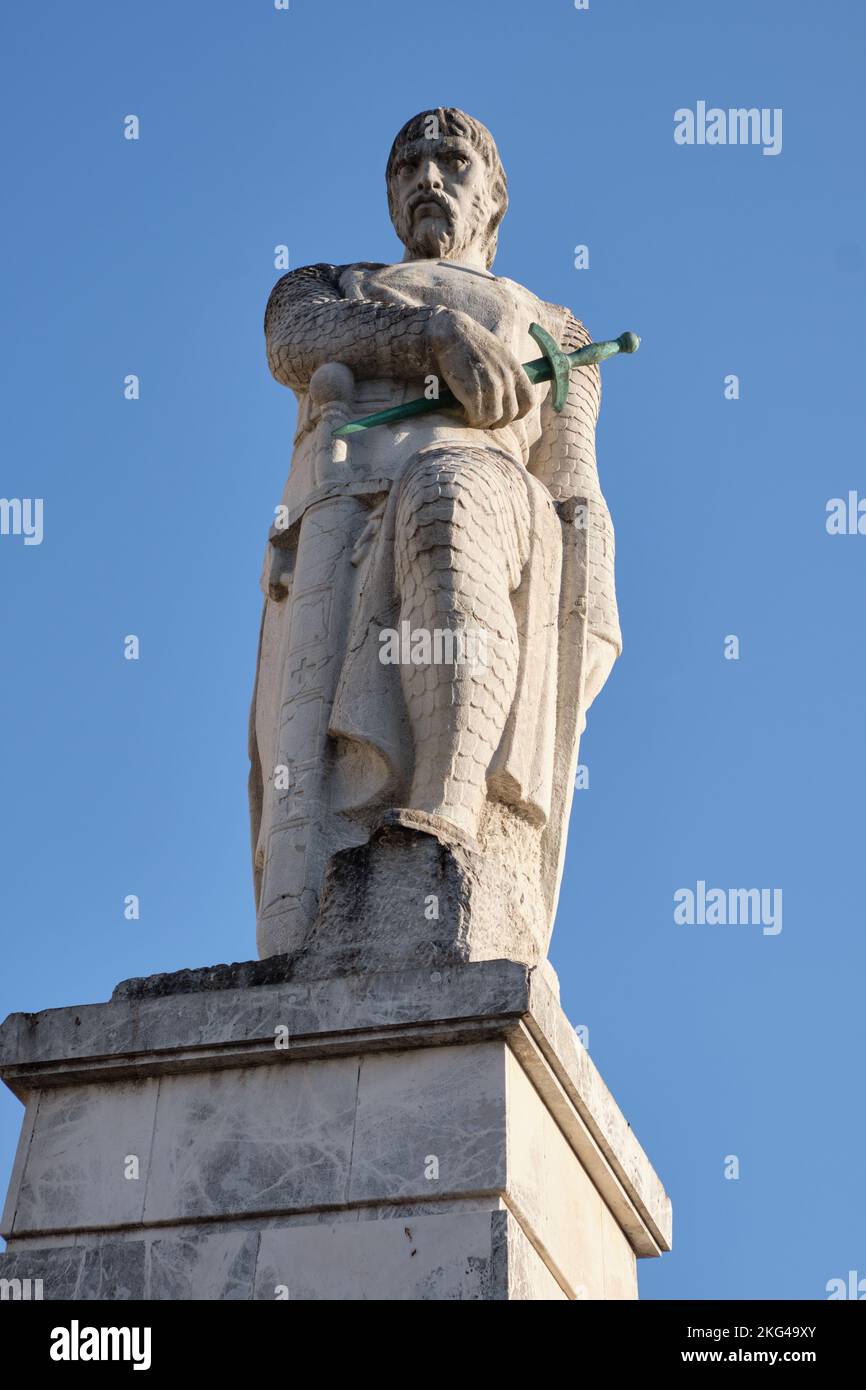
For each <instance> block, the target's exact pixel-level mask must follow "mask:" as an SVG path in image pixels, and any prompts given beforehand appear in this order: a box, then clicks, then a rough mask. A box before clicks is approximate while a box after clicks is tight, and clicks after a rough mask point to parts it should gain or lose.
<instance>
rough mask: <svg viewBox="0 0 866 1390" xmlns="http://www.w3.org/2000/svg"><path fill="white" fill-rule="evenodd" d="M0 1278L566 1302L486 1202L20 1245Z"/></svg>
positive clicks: (150, 1289) (217, 1292)
mask: <svg viewBox="0 0 866 1390" xmlns="http://www.w3.org/2000/svg"><path fill="white" fill-rule="evenodd" d="M0 1279H5V1280H7V1281H9V1284H8V1296H9V1297H10V1298H14V1297H15V1296H16V1294H18V1295H20V1296H23V1297H29V1298H31V1299H32V1298H34V1297H38V1296H40V1295H41V1297H42V1298H43V1299H44V1300H45V1301H46V1302H49V1301H55V1300H67V1299H74V1300H76V1301H78V1300H83V1301H89V1300H98V1301H111V1302H113V1301H115V1300H123V1299H130V1298H136V1299H138V1298H144V1299H147V1300H151V1299H169V1300H173V1301H179V1300H180V1301H183V1300H188V1299H197V1300H210V1301H214V1302H217V1301H219V1302H224V1301H231V1300H238V1299H240V1300H243V1301H248V1300H249V1299H252V1298H255V1299H258V1300H266V1301H273V1300H288V1301H295V1302H297V1301H299V1300H300V1301H326V1300H327V1301H340V1302H343V1301H360V1300H366V1301H373V1300H382V1301H388V1302H391V1301H395V1302H405V1301H414V1300H419V1301H488V1302H489V1301H506V1300H520V1301H530V1300H549V1301H557V1302H560V1301H562V1300H564V1299H567V1295H566V1293H565V1292H564V1291H563V1289H562V1288H561V1287H560V1286H559V1284H557V1282H556V1280H555V1279H554V1278H553V1277H552V1275H551V1274H550V1272H549V1270H548V1269H547V1267H546V1265H545V1264H544V1261H543V1260H542V1259H541V1258H540V1256H539V1255H538V1253H537V1252H536V1250H535V1249H534V1248H533V1247H532V1245H531V1244H530V1242H529V1241H528V1240H527V1238H526V1236H525V1234H524V1232H523V1231H522V1229H521V1227H520V1225H519V1223H518V1222H517V1221H516V1220H515V1218H514V1217H513V1216H512V1215H511V1213H510V1212H508V1211H505V1210H499V1209H490V1208H486V1209H481V1210H473V1211H456V1210H453V1211H452V1210H449V1211H446V1212H440V1213H439V1214H435V1215H433V1214H429V1213H424V1212H423V1211H409V1212H406V1213H402V1214H400V1215H399V1216H395V1215H391V1214H389V1215H382V1216H381V1217H380V1218H379V1219H372V1220H367V1219H362V1220H361V1221H357V1220H354V1221H335V1220H333V1219H330V1220H329V1219H324V1218H323V1219H322V1220H321V1221H319V1222H314V1223H310V1222H307V1223H306V1224H297V1223H294V1224H291V1223H289V1224H283V1225H270V1226H264V1227H261V1228H259V1229H256V1230H245V1229H237V1228H233V1227H229V1228H227V1229H224V1230H220V1229H215V1228H213V1227H207V1226H206V1227H203V1228H198V1229H192V1228H188V1229H187V1231H186V1232H185V1233H184V1234H182V1235H174V1234H172V1235H168V1236H166V1235H162V1234H160V1233H151V1232H148V1233H146V1234H145V1235H143V1236H136V1237H133V1238H130V1239H129V1240H128V1241H125V1242H123V1243H122V1244H119V1243H117V1242H114V1243H111V1242H104V1241H103V1242H101V1243H100V1244H94V1245H75V1246H70V1245H67V1246H54V1247H46V1248H39V1249H28V1248H26V1246H22V1247H21V1248H18V1249H16V1250H14V1251H10V1252H7V1253H6V1254H4V1255H0ZM15 1280H20V1281H22V1284H21V1286H20V1287H19V1289H18V1290H16V1289H15V1287H14V1284H13V1281H15ZM27 1280H29V1281H30V1283H29V1285H27V1284H26V1283H24V1282H23V1281H27ZM36 1280H40V1281H41V1285H39V1286H37V1284H36V1282H35V1281H36Z"/></svg>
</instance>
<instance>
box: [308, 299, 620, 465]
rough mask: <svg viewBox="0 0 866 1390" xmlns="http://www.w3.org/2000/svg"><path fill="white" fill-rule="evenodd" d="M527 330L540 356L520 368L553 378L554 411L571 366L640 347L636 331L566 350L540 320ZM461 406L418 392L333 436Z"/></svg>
mask: <svg viewBox="0 0 866 1390" xmlns="http://www.w3.org/2000/svg"><path fill="white" fill-rule="evenodd" d="M529 332H530V334H531V335H532V337H533V338H534V339H535V341H536V342H537V343H538V346H539V347H540V348H541V351H542V352H543V353H544V356H543V357H536V358H534V359H533V361H532V362H524V363H523V370H524V371H525V372H526V375H527V376H528V377H529V380H530V381H531V382H532V383H533V385H536V384H537V383H539V382H542V381H551V380H552V381H553V392H552V399H551V404H552V406H553V409H554V410H557V411H559V410H562V408H563V406H564V405H565V402H566V400H567V399H568V383H569V377H570V374H571V372H573V371H574V369H575V367H591V366H594V365H595V363H596V362H604V361H606V359H607V358H608V357H615V356H616V355H617V354H618V353H620V352H626V353H629V352H637V350H638V348H639V347H640V338H639V337H638V336H637V334H636V333H620V335H619V337H618V338H611V339H608V340H607V341H606V342H602V343H587V345H586V347H582V348H578V350H577V351H576V352H568V353H566V352H563V351H562V348H561V347H560V346H559V344H558V343H557V342H556V340H555V339H554V338H552V337H551V336H550V334H549V333H548V332H547V331H546V329H544V328H542V327H541V324H540V323H532V324H530V325H529ZM323 370H324V368H322V367H320V368H319V371H323ZM462 408H463V407H462V406H461V404H460V402H459V401H458V399H457V397H456V396H455V395H454V393H453V392H452V391H448V390H445V391H440V393H439V395H438V397H437V398H436V399H435V400H428V398H427V397H426V396H421V397H419V399H418V400H414V401H405V402H404V404H403V405H395V406H392V407H391V409H390V410H377V411H376V412H375V413H374V414H373V415H365V416H363V418H362V419H360V420H348V421H346V422H345V424H341V425H340V426H339V427H338V428H337V429H335V430H333V431H332V433H333V435H334V436H335V437H336V438H342V437H344V436H345V435H348V434H356V433H357V432H358V431H359V430H371V429H375V427H376V426H377V425H391V424H394V423H395V422H396V421H397V420H408V419H410V418H411V417H412V416H413V415H430V414H432V413H433V412H435V411H445V412H449V411H453V410H462Z"/></svg>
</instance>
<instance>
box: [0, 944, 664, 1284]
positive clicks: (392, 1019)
mask: <svg viewBox="0 0 866 1390" xmlns="http://www.w3.org/2000/svg"><path fill="white" fill-rule="evenodd" d="M262 972H264V973H263V974H262ZM260 975H261V976H262V978H264V979H266V980H268V981H269V982H268V983H252V982H251V981H254V980H256V979H257V978H259V977H260ZM278 976H279V971H278V968H277V962H276V961H268V962H262V963H261V965H260V966H256V965H254V964H253V963H247V964H244V965H241V966H232V967H219V968H217V969H216V970H214V971H198V972H181V974H180V975H178V976H155V977H153V979H152V980H150V981H134V982H129V983H128V984H127V985H126V986H121V987H119V989H118V990H117V991H115V998H114V999H113V1000H112V1001H111V1002H110V1003H108V1004H96V1005H89V1006H85V1007H81V1008H78V1009H56V1010H48V1011H46V1012H45V1013H41V1014H13V1015H12V1016H11V1017H10V1018H9V1019H7V1021H6V1023H5V1024H4V1025H3V1027H2V1029H0V1075H2V1078H3V1079H4V1080H5V1082H6V1083H7V1085H9V1086H10V1087H11V1088H12V1089H13V1090H14V1091H15V1093H16V1094H17V1095H18V1096H20V1098H21V1099H22V1100H24V1101H25V1102H26V1106H27V1109H26V1114H25V1118H24V1125H23V1130H22V1135H21V1142H20V1144H19V1148H18V1154H17V1157H16V1161H15V1165H14V1169H13V1173H12V1180H11V1183H10V1187H9V1194H8V1198H7V1202H6V1208H5V1211H4V1215H3V1224H2V1231H3V1234H4V1235H5V1236H6V1237H7V1239H8V1241H9V1246H8V1249H7V1252H6V1253H5V1254H4V1255H2V1256H0V1279H16V1278H17V1279H22V1280H26V1279H31V1280H33V1279H42V1281H43V1296H44V1297H45V1298H46V1299H48V1298H76V1299H124V1298H146V1299H236V1298H237V1299H250V1298H264V1299H276V1298H291V1299H333V1300H351V1299H379V1300H392V1299H394V1300H401V1299H484V1300H507V1299H519V1300H527V1299H528V1300H533V1299H577V1298H590V1299H628V1298H636V1297H637V1279H636V1267H635V1261H636V1258H637V1257H640V1256H652V1255H658V1254H659V1253H660V1252H661V1251H663V1250H667V1249H669V1248H670V1222H671V1211H670V1202H669V1200H668V1198H667V1197H666V1195H665V1193H664V1190H663V1188H662V1186H661V1184H660V1182H659V1180H658V1178H657V1177H656V1175H655V1173H654V1172H653V1170H652V1168H651V1167H650V1165H649V1162H648V1160H647V1158H646V1156H645V1155H644V1153H643V1151H642V1149H641V1148H640V1146H639V1145H638V1143H637V1141H636V1139H635V1138H634V1135H633V1134H632V1132H631V1130H630V1129H629V1128H628V1125H627V1124H626V1121H625V1120H624V1118H623V1116H622V1115H621V1113H620V1111H619V1110H618V1109H617V1106H616V1105H615V1103H614V1101H613V1098H612V1097H611V1095H610V1093H609V1092H608V1090H607V1088H606V1087H605V1085H604V1083H603V1082H602V1080H601V1078H600V1076H599V1074H598V1072H597V1071H596V1069H595V1066H594V1065H593V1063H592V1061H591V1060H590V1058H589V1056H588V1054H587V1053H586V1051H585V1050H584V1049H583V1047H582V1046H581V1044H580V1042H579V1041H578V1039H577V1037H576V1035H575V1033H574V1030H573V1029H572V1028H571V1026H570V1025H569V1023H568V1021H567V1019H566V1018H565V1015H564V1014H563V1013H562V1010H561V1008H560V1007H559V1004H558V1002H557V1000H556V998H555V996H554V994H553V992H552V991H551V989H550V988H549V986H548V984H547V983H546V981H545V979H544V978H542V975H541V973H540V972H539V971H531V970H528V969H526V968H525V967H524V966H522V965H518V964H515V963H513V962H511V961H504V960H498V961H480V962H476V963H472V964H466V965H459V966H447V967H444V968H442V969H433V970H427V969H422V970H412V971H404V972H400V973H391V974H388V973H379V974H367V975H354V976H342V977H334V978H330V979H322V980H307V981H299V980H281V979H279V977H278Z"/></svg>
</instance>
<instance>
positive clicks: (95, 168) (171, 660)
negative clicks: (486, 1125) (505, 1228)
mask: <svg viewBox="0 0 866 1390" xmlns="http://www.w3.org/2000/svg"><path fill="white" fill-rule="evenodd" d="M2 29H3V33H2V47H3V50H4V51H5V53H6V60H5V67H6V70H7V71H6V77H5V81H4V83H3V84H2V94H0V102H2V107H3V110H2V125H3V130H4V132H5V139H4V144H5V146H6V148H5V163H6V174H5V180H4V182H5V185H6V190H7V193H9V194H11V199H10V203H9V209H8V211H7V215H6V217H5V219H4V223H3V228H2V236H3V240H4V243H5V244H4V255H3V264H4V269H5V274H4V277H3V299H4V301H5V306H4V307H5V319H6V323H7V329H6V334H5V336H4V340H3V346H2V385H3V400H4V408H3V417H2V426H0V428H2V436H3V445H4V447H3V464H2V474H0V494H2V495H3V496H5V497H8V498H13V497H18V498H42V499H44V539H43V541H42V544H41V545H38V546H36V545H33V546H25V545H24V543H23V537H21V536H13V535H7V536H0V575H2V578H0V613H2V633H3V655H4V678H3V681H2V685H0V730H2V739H3V754H2V766H3V779H2V801H0V807H2V810H0V815H2V837H0V912H2V923H3V935H2V961H3V970H2V978H0V1015H5V1013H7V1012H10V1011H12V1010H18V1009H23V1010H36V1009H41V1008H47V1007H53V1006H60V1005H63V1004H71V1003H82V1002H90V1001H94V1000H99V999H104V998H107V997H108V995H109V993H110V991H111V989H112V987H113V986H114V984H115V983H116V982H117V981H118V980H120V979H122V978H125V977H127V976H130V975H141V974H148V973H151V972H154V971H161V970H172V969H178V968H181V967H183V966H198V965H205V964H210V963H214V962H218V961H230V960H238V959H240V960H243V959H247V958H249V957H251V956H253V955H254V954H255V944H254V943H255V924H254V914H253V902H252V892H251V887H250V882H249V865H248V829H247V816H246V768H247V764H246V719H247V708H248V700H249V695H250V689H251V684H252V678H253V668H254V661H255V647H256V639H257V634H258V621H259V603H260V595H259V590H258V576H259V569H260V564H261V556H262V550H263V546H264V541H265V537H266V533H267V528H268V524H269V520H270V517H271V514H272V509H273V507H274V505H275V503H276V502H277V501H278V500H279V494H280V490H281V487H282V483H283V480H284V477H285V472H286V469H287V466H288V461H289V457H290V446H291V435H292V422H293V418H294V404H293V399H292V397H291V395H290V394H289V393H288V392H287V391H285V390H284V389H282V388H281V387H279V386H278V385H277V384H276V383H275V382H274V381H273V380H272V379H271V378H270V377H269V375H268V373H267V370H266V366H265V360H264V353H263V341H262V331H261V319H262V312H263V309H264V303H265V300H266V298H267V295H268V292H269V290H270V288H271V285H272V283H273V282H274V280H275V279H276V278H277V273H278V272H277V271H275V269H274V247H275V246H276V245H278V244H281V243H285V244H287V245H288V247H289V254H290V259H291V264H292V265H293V266H297V265H303V264H307V263H309V262H312V261H335V262H346V261H352V260H374V261H375V260H382V261H388V260H393V259H399V247H398V244H397V241H396V238H395V236H394V233H393V231H392V229H391V227H390V224H389V221H388V215H387V207H386V203H385V195H384V177H383V171H384V165H385V159H386V156H387V153H388V149H389V146H390V142H391V139H392V138H393V136H394V134H395V133H396V131H397V129H398V128H399V126H400V125H402V123H403V122H404V120H406V119H407V118H408V117H409V116H410V115H413V114H414V113H415V112H416V111H419V110H422V109H423V108H424V107H425V106H428V105H438V104H446V105H457V106H462V107H464V108H465V109H467V110H468V111H470V112H472V113H473V114H474V115H476V116H477V117H479V118H480V119H481V120H483V121H484V122H485V123H486V124H487V125H489V127H490V128H491V129H492V131H493V133H494V135H495V137H496V139H497V142H498V144H499V148H500V152H501V154H502V158H503V161H504V163H505V167H506V169H507V172H508V176H509V188H510V195H511V208H510V210H509V213H508V215H507V217H506V220H505V222H504V224H503V228H502V232H501V236H500V252H499V256H498V259H497V263H496V270H497V272H498V273H499V274H501V275H506V276H510V277H511V278H513V279H516V280H519V281H521V282H522V283H524V284H526V285H528V286H529V287H530V288H531V289H532V290H534V291H535V292H536V293H537V294H539V295H540V296H542V297H543V298H545V299H549V300H554V301H556V302H558V303H563V304H568V305H570V306H571V307H572V308H573V309H574V310H575V312H576V313H577V314H578V315H579V316H580V317H581V318H583V319H584V321H585V322H586V323H587V325H588V327H589V329H590V331H591V332H592V333H593V334H594V336H596V337H611V336H615V335H616V334H618V333H620V332H622V330H623V329H626V328H629V329H634V330H636V331H637V332H638V333H640V334H641V336H642V338H643V345H642V348H641V351H640V353H639V354H638V356H637V357H634V358H630V359H628V360H622V361H614V362H611V363H609V364H608V365H607V366H605V367H604V368H603V372H604V380H605V390H604V399H603V406H602V419H601V424H600V428H599V435H598V453H599V462H600V469H601V475H602V484H603V487H604V490H605V494H606V496H607V498H608V502H609V504H610V507H611V510H612V513H613V517H614V523H615V527H616V532H617V545H618V557H617V561H618V594H619V602H620V610H621V619H622V625H623V632H624V638H625V650H624V654H623V657H622V659H621V661H620V662H619V663H618V665H617V667H616V668H615V670H614V674H613V676H612V677H611V680H610V682H609V684H608V686H607V688H606V689H605V691H604V692H603V695H602V696H601V698H600V699H599V701H598V703H597V704H596V706H595V707H594V708H593V710H592V713H591V716H590V724H589V729H588V732H587V734H586V736H585V738H584V741H583V744H582V750H581V761H582V762H584V763H585V764H586V765H587V767H588V768H589V776H590V785H589V788H588V790H585V791H581V792H578V793H577V794H576V797H575V807H574V813H573V816H572V824H571V834H570V841H569V855H568V860H567V864H566V870H565V878H564V884H563V892H562V899H561V904H560V909H559V914H558V919H557V925H556V930H555V934H554V942H553V948H552V957H553V961H554V964H555V965H556V967H557V969H558V971H559V974H560V978H561V981H562V992H563V1003H564V1006H565V1008H566V1010H567V1012H568V1014H569V1016H570V1017H571V1019H572V1020H573V1022H575V1023H576V1024H578V1023H579V1024H584V1025H586V1026H587V1027H588V1028H589V1034H590V1036H589V1045H590V1051H591V1053H592V1055H593V1057H594V1059H595V1061H596V1063H597V1064H598V1066H599V1067H600V1069H601V1072H602V1075H603V1076H604V1077H605V1080H606V1081H607V1083H608V1085H609V1086H610V1087H611V1089H612V1091H613V1093H614V1095H615V1097H616V1099H617V1101H618V1102H619V1104H620V1106H621V1108H622V1109H623V1111H624V1113H625V1115H626V1116H627V1118H628V1119H629V1121H630V1123H631V1124H632V1127H633V1128H634V1130H635V1131H636V1133H637V1135H638V1137H639V1139H640V1140H641V1142H642V1143H643V1145H644V1147H645V1148H646V1150H647V1152H648V1154H649V1156H650V1158H651V1160H652V1162H653V1164H654V1165H655V1167H656V1169H657V1171H658V1172H659V1174H660V1175H661V1177H662V1179H663V1181H664V1182H665V1184H666V1186H667V1188H668V1191H669V1192H670V1194H671V1196H672V1199H673V1202H674V1231H675V1247H674V1251H673V1253H672V1254H671V1255H669V1256H667V1257H666V1258H665V1259H663V1260H661V1261H644V1262H643V1263H642V1264H641V1268H640V1274H641V1291H642V1295H643V1297H644V1298H651V1299H668V1298H678V1297H697V1298H705V1299H709V1298H731V1297H745V1298H764V1297H780V1298H822V1297H825V1292H824V1290H825V1285H826V1283H827V1281H828V1280H829V1279H831V1278H834V1277H846V1276H847V1271H848V1270H849V1269H857V1270H858V1271H859V1272H860V1275H861V1277H862V1276H866V1217H864V1210H863V1201H862V1155H863V1150H864V1144H866V1126H864V1116H863V1100H862V1079H861V1076H862V1030H863V1013H864V1010H863V980H864V945H863V942H864V930H866V922H864V907H863V903H864V881H863V875H864V869H863V863H864V856H863V850H862V846H863V829H862V823H863V811H862V803H863V779H864V763H866V747H864V718H863V705H864V700H863V691H864V685H866V661H864V644H863V603H864V581H863V575H864V567H866V535H846V536H830V535H828V533H827V530H826V525H825V519H826V506H827V502H828V500H829V499H831V498H834V497H845V498H847V495H848V493H849V492H850V491H852V490H853V491H857V492H858V494H859V496H861V497H866V468H864V462H863V460H864V449H863V425H864V419H863V416H864V406H863V390H862V327H861V325H862V322H863V318H864V288H863V283H864V263H866V255H864V235H863V226H864V221H866V216H864V213H866V209H864V194H863V179H862V166H863V136H864V121H863V116H862V110H861V106H860V103H859V98H858V96H857V93H858V92H859V91H860V88H861V82H862V73H863V67H864V35H866V10H864V8H863V6H862V5H861V4H860V3H859V0H836V2H835V3H834V4H832V5H824V6H818V5H816V4H814V3H808V2H807V0H763V3H762V4H761V5H760V6H758V5H755V4H754V2H753V0H726V3H722V0H713V3H701V4H696V3H694V0H657V3H651V2H650V0H591V3H590V8H589V10H588V11H585V12H580V11H577V10H576V9H575V8H574V5H573V4H572V3H571V0H544V3H542V4H527V3H517V0H499V3H492V0H475V3H473V4H471V5H467V4H465V3H459V4H458V3H455V0H439V3H438V4H437V5H435V6H406V5H405V4H404V3H398V0H375V3H373V4H368V5H358V4H355V3H348V0H327V2H325V0H316V3H313V2H312V0H291V6H290V9H289V10H288V12H276V11H275V10H274V9H273V5H272V3H271V2H270V0H245V3H241V2H240V0H238V3H227V0H222V3H220V2H219V0H216V2H215V3H209V4H207V5H204V4H186V5H178V4H176V3H170V0H151V2H150V3H149V4H147V5H140V6H126V5H117V4H110V3H102V2H97V3H90V4H88V5H86V6H71V5H68V4H61V3H45V4H40V5H39V6H24V5H18V6H16V7H15V8H14V10H13V9H12V8H11V7H6V8H5V10H4V14H3V19H2ZM701 100H703V101H706V102H707V104H708V105H709V106H717V107H721V108H724V109H727V108H729V107H753V106H754V107H758V108H768V109H774V108H781V109H782V111H783V127H782V129H783V146H782V150H781V152H780V153H779V154H778V155H776V156H765V155H763V154H762V151H761V148H760V147H756V146H736V145H734V146H731V145H728V146H707V145H704V146H698V145H695V146H680V145H677V144H676V143H675V142H674V139H673V132H674V112H675V111H676V110H677V109H679V108H682V107H691V108H692V109H694V108H695V107H696V104H697V102H698V101H701ZM128 114H136V115H138V116H139V118H140V122H141V138H140V139H139V140H138V141H137V142H133V141H127V140H124V138H123V120H124V117H125V116H126V115H128ZM578 244H585V245H587V246H588V247H589V254H590V265H589V268H588V269H585V270H576V269H575V268H574V265H573V261H574V248H575V246H576V245H578ZM129 373H135V374H137V375H139V376H140V380H141V398H140V399H139V400H138V401H134V402H130V401H126V400H125V399H124V396H123V380H124V377H125V376H126V375H127V374H129ZM729 374H736V375H737V376H738V377H739V383H740V385H739V390H740V395H739V399H737V400H727V399H725V394H724V383H725V377H726V376H727V375H729ZM130 633H134V634H136V635H137V636H138V637H139V639H140V643H141V659H140V660H139V661H137V662H128V661H125V660H124V659H123V639H124V637H125V636H126V635H127V634H130ZM728 635H736V636H737V637H738V638H739V643H740V656H739V660H726V659H725V658H724V655H723V647H724V641H725V638H726V637H727V636H728ZM698 880H703V881H705V882H706V883H707V884H708V886H720V887H723V888H729V887H746V888H748V887H765V888H781V889H782V891H783V902H784V918H783V929H782V930H781V932H779V933H778V934H777V935H768V934H764V933H763V932H762V930H761V927H760V926H759V925H756V926H728V927H721V926H709V925H695V926H691V927H689V926H678V925H676V924H675V923H674V919H673V895H674V893H675V892H676V891H677V889H678V888H681V887H689V886H691V887H694V886H695V885H696V883H697V882H698ZM131 893H135V894H138V895H139V896H140V899H141V918H140V920H139V921H137V922H128V921H126V920H125V918H124V914H123V903H124V898H125V897H126V895H127V894H131ZM21 1113H22V1112H21V1107H20V1105H19V1103H18V1102H17V1101H16V1100H15V1099H14V1098H13V1097H12V1096H11V1094H10V1093H8V1092H6V1091H4V1092H3V1094H2V1096H0V1187H3V1188H4V1189H5V1184H6V1180H7V1176H8V1173H9V1170H10V1167H11V1163H12V1157H13V1153H14V1146H15V1143H16V1140H17V1134H18V1128H19V1123H20V1118H21ZM727 1155H736V1156H737V1157H738V1159H739V1163H740V1177H739V1179H738V1180H726V1178H725V1176H724V1168H725V1158H726V1156H727Z"/></svg>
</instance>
